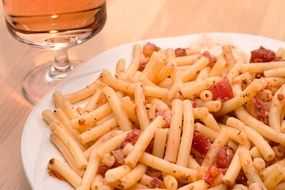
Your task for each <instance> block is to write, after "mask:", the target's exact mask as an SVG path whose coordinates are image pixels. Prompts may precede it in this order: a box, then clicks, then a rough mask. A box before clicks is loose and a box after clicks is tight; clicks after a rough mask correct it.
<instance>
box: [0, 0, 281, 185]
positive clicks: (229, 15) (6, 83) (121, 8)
mask: <svg viewBox="0 0 285 190" xmlns="http://www.w3.org/2000/svg"><path fill="white" fill-rule="evenodd" d="M284 7H285V1H284V0H242V1H241V0H176V1H174V0H107V10H108V19H107V23H106V25H105V27H104V29H103V30H102V31H101V32H100V34H98V35H97V36H95V37H94V38H93V39H91V40H89V41H88V42H86V43H84V44H82V45H80V46H78V47H75V48H72V49H71V50H70V56H71V58H73V59H77V60H82V61H84V60H88V59H90V58H92V57H94V56H96V55H97V54H98V53H100V52H103V51H104V50H107V49H109V48H112V47H115V46H118V45H121V44H124V43H127V42H131V41H137V40H142V39H147V38H155V37H166V36H178V35H185V34H192V33H201V32H203V33H204V32H235V33H248V34H254V35H261V36H266V37H271V38H274V39H278V40H285V23H284V18H285V11H284ZM0 9H1V12H0V17H1V19H0V72H1V73H0V171H1V172H0V189H3V190H18V189H19V190H27V189H30V187H29V185H28V182H27V180H26V178H25V175H24V171H23V169H22V164H21V158H20V141H21V133H22V129H23V125H24V123H25V119H26V118H27V116H28V114H29V112H30V111H31V110H32V108H33V105H31V104H29V103H28V102H26V100H25V99H24V98H23V96H22V94H21V81H22V80H23V78H24V76H25V74H26V73H27V72H28V71H30V70H31V69H32V68H33V67H35V66H36V65H40V64H42V63H44V62H46V61H51V60H52V59H53V54H52V52H50V51H48V50H40V49H36V48H33V47H29V46H27V45H25V44H22V43H20V42H18V41H16V40H15V39H14V38H13V37H11V35H10V34H9V33H8V31H7V29H6V26H5V21H4V17H3V10H2V5H1V6H0ZM31 138H32V137H31Z"/></svg>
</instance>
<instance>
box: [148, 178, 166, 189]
mask: <svg viewBox="0 0 285 190" xmlns="http://www.w3.org/2000/svg"><path fill="white" fill-rule="evenodd" d="M162 184H163V182H162V181H161V180H160V179H158V178H157V177H154V178H153V179H152V180H151V181H150V185H151V186H152V187H153V188H158V187H161V186H162Z"/></svg>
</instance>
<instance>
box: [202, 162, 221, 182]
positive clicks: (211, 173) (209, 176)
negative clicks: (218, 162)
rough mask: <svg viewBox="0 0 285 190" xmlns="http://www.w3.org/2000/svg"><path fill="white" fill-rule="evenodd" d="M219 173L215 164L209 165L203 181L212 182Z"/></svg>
mask: <svg viewBox="0 0 285 190" xmlns="http://www.w3.org/2000/svg"><path fill="white" fill-rule="evenodd" d="M220 174H221V171H220V170H219V169H218V168H217V167H216V166H210V167H209V168H208V170H207V172H206V175H205V176H204V177H203V179H204V181H205V182H206V183H208V184H209V185H212V184H214V182H215V180H216V178H217V177H218V176H219V175H220Z"/></svg>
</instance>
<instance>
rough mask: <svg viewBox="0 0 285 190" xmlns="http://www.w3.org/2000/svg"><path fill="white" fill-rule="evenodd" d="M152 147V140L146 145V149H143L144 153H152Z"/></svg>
mask: <svg viewBox="0 0 285 190" xmlns="http://www.w3.org/2000/svg"><path fill="white" fill-rule="evenodd" d="M153 145H154V141H153V139H152V140H151V141H150V143H149V144H148V146H147V147H146V149H145V152H147V153H150V154H151V153H152V149H153Z"/></svg>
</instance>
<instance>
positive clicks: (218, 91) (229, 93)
mask: <svg viewBox="0 0 285 190" xmlns="http://www.w3.org/2000/svg"><path fill="white" fill-rule="evenodd" d="M209 90H210V91H211V92H212V94H213V100H217V99H220V100H221V101H222V102H224V101H226V100H228V99H231V98H232V97H233V90H232V86H231V83H230V81H229V80H228V79H227V78H225V79H223V80H221V81H220V82H217V83H215V84H212V85H211V86H210V87H209Z"/></svg>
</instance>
